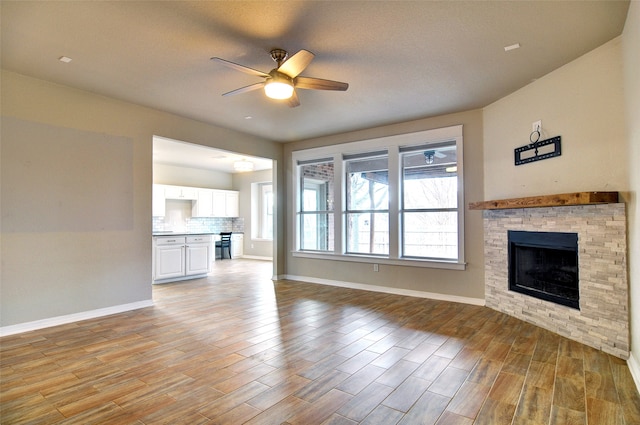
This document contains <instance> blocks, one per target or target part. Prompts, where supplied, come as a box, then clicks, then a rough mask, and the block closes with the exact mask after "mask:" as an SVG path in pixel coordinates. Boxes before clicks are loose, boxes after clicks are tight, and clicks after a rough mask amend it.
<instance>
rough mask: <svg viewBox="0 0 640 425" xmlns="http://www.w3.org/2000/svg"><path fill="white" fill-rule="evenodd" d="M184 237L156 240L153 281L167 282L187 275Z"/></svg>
mask: <svg viewBox="0 0 640 425" xmlns="http://www.w3.org/2000/svg"><path fill="white" fill-rule="evenodd" d="M185 242H186V239H185V237H184V236H180V237H170V238H164V237H163V238H155V246H154V251H155V252H154V256H153V259H154V267H153V271H154V274H153V279H154V280H165V279H173V278H180V277H183V276H184V275H185Z"/></svg>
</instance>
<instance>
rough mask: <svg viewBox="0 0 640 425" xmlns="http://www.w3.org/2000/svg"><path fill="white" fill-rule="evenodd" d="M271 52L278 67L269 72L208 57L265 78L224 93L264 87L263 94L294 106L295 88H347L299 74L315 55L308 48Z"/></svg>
mask: <svg viewBox="0 0 640 425" xmlns="http://www.w3.org/2000/svg"><path fill="white" fill-rule="evenodd" d="M270 53H271V58H272V59H273V60H274V61H275V62H276V63H277V64H278V66H277V67H275V68H274V69H272V70H271V71H270V72H269V73H266V72H262V71H258V70H257V69H253V68H249V67H247V66H244V65H239V64H237V63H234V62H230V61H228V60H225V59H222V58H218V57H213V58H211V60H213V61H216V62H219V63H221V64H223V65H225V66H228V67H229V68H233V69H235V70H237V71H241V72H244V73H246V74H251V75H255V76H257V77H263V78H264V81H263V82H261V83H255V84H250V85H248V86H245V87H241V88H239V89H236V90H232V91H230V92H227V93H224V94H223V96H232V95H235V94H240V93H246V92H248V91H252V90H257V89H260V88H264V91H265V94H266V95H267V96H268V97H270V98H272V99H288V104H289V106H290V107H292V108H295V107H296V106H299V105H300V100H299V99H298V95H297V94H296V90H295V89H309V90H338V91H345V90H347V89H348V88H349V84H347V83H341V82H340V81H332V80H323V79H321V78H312V77H302V76H300V73H301V72H302V71H304V69H305V68H306V67H307V66H308V65H309V64H310V63H311V61H312V60H313V58H314V57H315V55H314V54H313V53H311V52H310V51H308V50H300V51H299V52H298V53H296V54H295V55H293V56H291V57H288V53H287V51H286V50H282V49H273V50H271V52H270Z"/></svg>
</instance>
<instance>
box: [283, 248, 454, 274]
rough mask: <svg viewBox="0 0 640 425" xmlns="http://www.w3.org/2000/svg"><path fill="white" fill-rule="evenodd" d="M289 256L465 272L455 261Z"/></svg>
mask: <svg viewBox="0 0 640 425" xmlns="http://www.w3.org/2000/svg"><path fill="white" fill-rule="evenodd" d="M291 254H292V255H293V256H294V257H298V258H313V259H317V260H330V261H349V262H354V263H370V264H387V265H393V266H405V267H424V268H431V269H447V270H466V268H467V263H459V262H456V261H434V260H420V259H416V258H403V259H400V258H398V259H393V258H386V257H369V256H364V255H353V254H350V255H347V254H331V253H324V252H323V253H321V252H307V251H292V252H291Z"/></svg>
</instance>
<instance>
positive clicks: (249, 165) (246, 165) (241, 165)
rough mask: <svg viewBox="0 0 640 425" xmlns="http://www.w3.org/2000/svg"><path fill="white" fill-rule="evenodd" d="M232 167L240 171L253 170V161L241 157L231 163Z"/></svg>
mask: <svg viewBox="0 0 640 425" xmlns="http://www.w3.org/2000/svg"><path fill="white" fill-rule="evenodd" d="M233 169H234V170H236V171H240V172H245V171H253V162H251V161H247V160H246V159H243V160H242V161H236V162H234V163H233Z"/></svg>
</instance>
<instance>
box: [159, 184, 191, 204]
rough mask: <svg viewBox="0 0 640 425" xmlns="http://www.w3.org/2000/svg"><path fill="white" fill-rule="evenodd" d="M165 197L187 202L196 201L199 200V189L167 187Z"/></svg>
mask: <svg viewBox="0 0 640 425" xmlns="http://www.w3.org/2000/svg"><path fill="white" fill-rule="evenodd" d="M164 197H165V198H166V199H183V200H187V201H195V200H197V199H198V188H196V187H185V186H166V185H165V186H164Z"/></svg>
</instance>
